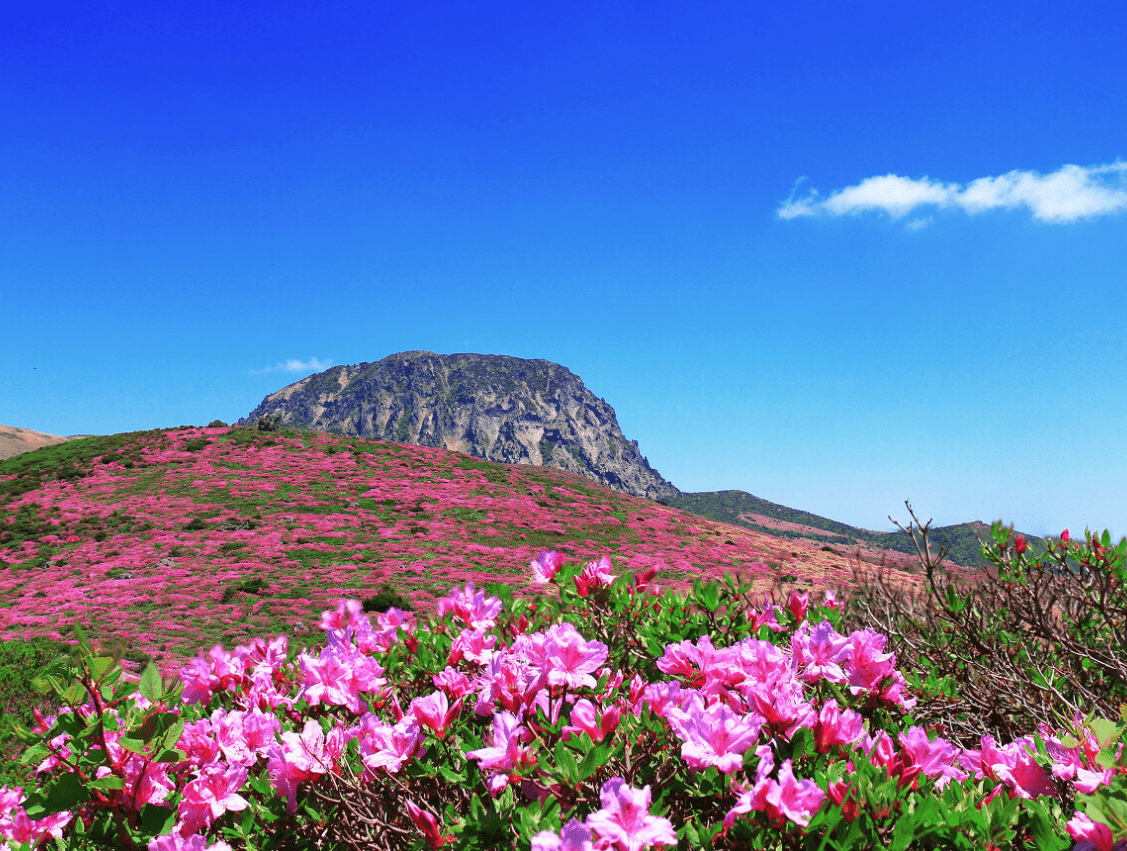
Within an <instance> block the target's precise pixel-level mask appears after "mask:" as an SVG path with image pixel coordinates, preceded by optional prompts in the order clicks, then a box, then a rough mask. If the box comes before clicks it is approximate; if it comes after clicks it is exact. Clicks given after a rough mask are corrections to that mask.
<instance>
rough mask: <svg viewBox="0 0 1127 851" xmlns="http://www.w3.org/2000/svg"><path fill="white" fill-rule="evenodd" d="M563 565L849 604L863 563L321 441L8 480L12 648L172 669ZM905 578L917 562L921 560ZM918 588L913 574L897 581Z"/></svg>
mask: <svg viewBox="0 0 1127 851" xmlns="http://www.w3.org/2000/svg"><path fill="white" fill-rule="evenodd" d="M543 549H556V550H559V551H561V552H562V553H564V554H565V555H567V556H568V557H569V558H570V559H573V560H591V559H595V558H598V557H600V556H602V555H611V556H612V557H613V558H614V560H615V564H616V566H617V567H619V568H620V569H624V570H641V569H644V568H647V567H649V566H651V565H653V566H657V567H658V568H659V575H658V580H657V581H658V582H659V584H662V585H666V586H668V585H671V584H679V583H684V582H688V581H690V580H691V579H693V578H695V577H697V576H701V575H703V576H709V577H712V576H719V575H721V574H722V573H724V572H725V571H729V570H740V571H744V572H746V574H747V575H748V576H749V577H751V578H753V579H756V580H757V581H758V584H759V586H760V587H762V588H763V589H764V590H766V589H767V588H768V587H769V586H770V584H771V582H772V581H773V579H774V578H776V577H778V576H780V575H788V576H794V577H797V578H798V579H800V580H802V581H804V582H807V583H810V584H813V585H819V586H821V585H830V586H832V585H844V584H847V583H848V582H849V581H850V579H851V576H852V568H851V559H850V558H849V557H848V556H847V555H846V554H844V553H838V552H829V551H824V550H823V549H822V548H821V547H819V546H816V545H813V544H807V543H803V542H795V541H789V540H785V539H780V538H777V537H774V536H772V535H770V534H767V533H764V532H758V531H754V530H751V529H746V528H741V527H737V526H731V525H726V524H723V523H718V522H715V521H712V520H708V519H706V518H702V517H699V516H696V515H693V514H687V513H685V512H682V511H679V510H677V509H674V508H670V507H668V506H663V505H660V504H658V503H655V502H652V501H650V500H646V499H641V498H638V497H632V496H629V495H626V494H621V493H618V492H616V491H612V490H610V489H608V488H604V487H602V486H600V485H597V484H595V483H593V482H591V481H590V480H588V479H586V478H583V477H581V476H578V475H575V474H570V473H567V472H564V471H560V470H553V469H549V468H543V467H530V466H527V465H504V464H494V463H490V462H486V461H482V460H479V459H476V458H472V457H469V456H467V455H463V454H461V453H458V452H451V451H448V450H444V449H436V448H429V447H420V446H413V445H406V444H398V443H386V442H380V441H367V440H361V439H356V438H347V437H342V436H336V435H327V434H319V433H314V432H297V431H293V430H282V431H279V432H261V431H257V430H254V429H246V428H230V429H229V428H181V429H174V430H168V431H147V432H135V433H130V434H120V435H112V436H108V437H91V438H84V439H80V440H74V441H71V442H69V443H66V444H63V445H61V446H54V447H48V448H46V449H42V450H39V451H37V452H32V453H28V454H25V455H21V456H18V457H16V458H13V459H10V460H8V461H5V462H3V463H0V560H2V563H0V638H10V637H32V636H47V637H55V638H64V639H68V638H71V637H72V636H73V634H74V630H75V627H82V628H83V629H85V630H87V631H88V632H89V633H91V634H92V636H93V637H95V638H97V639H99V640H102V641H107V642H111V643H116V644H118V645H120V646H121V647H123V648H127V649H129V652H131V653H133V654H135V655H139V656H149V657H152V658H155V659H159V660H161V661H163V662H167V663H171V662H172V661H173V660H174V659H182V658H184V657H185V656H187V655H193V654H194V653H195V651H196V649H197V648H200V647H207V646H210V644H212V643H214V642H216V641H221V642H224V643H225V644H227V645H228V646H230V645H232V644H234V643H237V642H245V641H246V640H247V639H249V638H251V637H254V636H260V635H271V634H276V633H287V634H291V635H295V636H302V635H304V634H306V632H307V631H309V630H310V629H311V628H313V627H315V626H316V624H317V621H318V618H319V615H320V613H321V612H322V611H323V610H324V609H326V608H330V607H332V606H333V605H335V603H336V601H337V600H339V599H340V598H341V597H353V598H361V599H362V598H364V597H366V596H369V595H372V594H374V593H375V592H376V590H377V589H378V588H379V587H380V586H381V585H383V584H384V583H388V584H390V585H391V586H392V587H393V588H394V589H395V590H397V591H399V592H401V593H403V594H405V595H406V596H408V597H409V599H410V600H411V601H412V602H413V604H414V605H415V607H416V608H417V609H419V610H427V609H428V608H430V607H432V606H433V602H434V599H435V597H436V596H438V595H441V594H443V593H444V592H445V591H446V589H448V588H449V587H451V586H454V585H461V584H463V583H465V582H467V581H473V582H475V583H477V584H479V585H480V584H482V583H487V582H494V581H498V582H507V583H513V584H516V585H519V586H521V588H522V589H524V590H526V591H527V592H528V593H535V592H534V590H533V589H532V587H531V586H529V578H530V577H529V571H528V563H529V561H530V560H531V559H533V558H534V557H536V556H537V555H538V554H539V552H540V551H541V550H543ZM900 565H901V566H903V567H908V566H909V562H908V560H907V559H903V560H902V561H901V562H900ZM894 575H895V576H898V577H900V579H901V580H902V581H912V579H911V576H910V575H909V574H908V573H901V572H899V571H895V572H894Z"/></svg>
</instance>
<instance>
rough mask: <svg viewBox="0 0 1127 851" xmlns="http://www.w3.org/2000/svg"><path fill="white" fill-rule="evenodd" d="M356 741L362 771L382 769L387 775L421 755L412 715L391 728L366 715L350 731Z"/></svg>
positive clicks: (420, 739)
mask: <svg viewBox="0 0 1127 851" xmlns="http://www.w3.org/2000/svg"><path fill="white" fill-rule="evenodd" d="M350 733H351V734H352V735H353V736H354V737H355V738H356V739H357V740H358V742H359V747H360V759H361V761H362V762H363V763H364V767H365V768H367V769H369V770H371V771H375V770H376V769H378V768H382V769H384V770H385V771H387V772H389V773H390V774H398V773H399V770H400V769H401V768H402V767H403V766H404V765H405V764H406V763H407V762H409V761H410V760H412V759H414V758H415V757H416V756H419V755H421V754H422V753H423V750H424V749H423V732H422V728H421V727H420V725H419V723H418V721H417V720H416V719H415V717H414V716H413V715H405V716H403V717H402V718H401V719H399V720H398V721H397V722H396V723H395V724H385V723H384V722H383V721H380V719H379V718H377V717H376V716H375V715H373V714H372V713H370V712H367V713H365V714H364V716H363V717H362V718H361V719H360V723H359V724H358V725H357V726H356V727H355V728H353V730H351V731H350Z"/></svg>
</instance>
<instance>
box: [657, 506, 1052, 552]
mask: <svg viewBox="0 0 1127 851" xmlns="http://www.w3.org/2000/svg"><path fill="white" fill-rule="evenodd" d="M662 501H663V502H664V503H666V504H668V505H670V506H673V507H675V508H680V509H681V510H682V511H691V512H693V513H695V514H699V515H701V516H702V517H709V518H711V519H713V520H717V521H719V522H721V523H730V524H732V525H735V526H743V527H744V528H747V529H753V530H756V531H759V532H767V533H769V534H773V535H777V536H779V537H784V538H791V539H795V540H803V541H811V542H821V543H823V544H825V545H828V546H831V547H835V548H839V549H845V550H850V551H852V550H853V549H854V548H856V547H861V548H862V549H863V550H864V549H870V548H875V549H878V550H891V551H895V552H901V553H907V554H914V553H915V547H914V545H913V544H912V541H911V539H910V538H909V537H908V535H907V534H906V533H904V532H901V531H895V532H874V531H872V530H869V529H859V528H857V527H856V526H849V525H847V524H845V523H839V522H837V521H836V520H829V519H828V518H825V517H819V516H818V515H817V514H811V513H810V512H808V511H799V510H798V509H794V508H788V507H787V506H785V505H778V504H777V503H774V502H768V501H767V500H765V499H760V498H759V497H757V496H752V495H751V494H749V493H746V492H744V491H736V490H731V491H715V492H707V493H687V494H683V495H682V496H680V497H677V498H672V499H666V500H662ZM771 521H778V522H771ZM795 527H804V528H795ZM989 532H990V527H989V526H988V525H987V524H983V523H980V522H972V523H959V524H956V525H953V526H936V527H933V528H932V529H931V533H930V539H931V540H932V541H933V542H934V543H935V544H937V545H940V546H942V545H946V546H948V547H950V555H949V556H948V561H951V562H954V563H955V564H960V565H963V566H966V567H976V566H977V565H978V559H979V538H980V537H981V538H983V539H985V538H987V537H989ZM1026 537H1027V538H1030V539H1031V540H1033V541H1035V542H1038V543H1040V544H1044V542H1043V541H1042V540H1041V539H1040V538H1037V537H1035V536H1029V535H1027V536H1026Z"/></svg>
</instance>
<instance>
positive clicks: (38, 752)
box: [20, 744, 53, 765]
mask: <svg viewBox="0 0 1127 851" xmlns="http://www.w3.org/2000/svg"><path fill="white" fill-rule="evenodd" d="M52 753H53V751H52V750H51V749H50V748H49V747H47V746H46V745H43V744H39V745H32V746H31V747H30V748H28V749H27V750H25V751H24V752H23V756H21V757H20V763H21V764H23V765H27V764H28V763H29V762H36V763H38V762H42V761H43V760H45V759H46V758H47V757H49V756H50V755H51V754H52Z"/></svg>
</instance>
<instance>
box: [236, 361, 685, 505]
mask: <svg viewBox="0 0 1127 851" xmlns="http://www.w3.org/2000/svg"><path fill="white" fill-rule="evenodd" d="M266 417H270V418H276V420H277V424H278V425H279V426H290V427H293V428H303V429H312V430H316V431H324V432H330V433H334V434H347V435H356V436H358V437H367V438H373V439H376V440H394V441H399V442H401V443H414V444H417V445H419V446H438V447H443V448H446V449H452V450H455V451H457V452H464V453H466V454H467V455H474V456H477V457H478V458H485V459H487V460H489V461H501V462H504V463H508V464H532V465H536V466H549V467H558V468H559V469H562V470H569V471H571V472H574V473H580V474H582V475H584V476H587V477H588V478H590V479H594V480H595V481H597V482H599V483H601V484H603V485H606V486H607V487H609V488H613V489H614V490H617V491H621V492H623V493H628V494H632V495H634V496H641V497H647V498H649V499H661V498H664V497H673V496H677V495H678V494H679V491H678V490H677V488H675V487H674V486H673V485H672V484H670V483H669V482H667V481H666V480H665V479H664V478H662V476H661V474H660V473H658V472H657V470H655V469H654V468H653V467H651V466H650V464H649V462H648V461H647V460H646V459H645V458H644V457H643V456H642V453H641V452H640V451H639V450H638V443H637V441H633V440H627V438H626V436H625V435H623V433H622V430H621V429H620V428H619V426H618V418H617V417H616V416H615V413H614V408H612V407H611V406H610V405H608V404H607V403H606V402H605V401H604V400H602V399H600V398H598V397H597V396H595V395H594V394H593V393H591V391H590V390H588V389H587V388H586V387H585V386H584V384H583V381H582V379H580V378H579V376H577V375H575V374H574V373H573V372H571V371H570V370H569V369H567V368H566V367H563V366H560V365H559V364H557V363H552V362H551V361H546V360H525V359H523V358H515V357H509V356H506V355H479V354H452V355H439V354H435V353H433V352H402V353H400V354H395V355H391V356H389V357H386V358H384V359H383V360H381V361H377V362H376V363H361V364H356V365H353V366H334V367H332V368H331V369H327V370H325V371H324V372H319V373H317V374H315V375H311V376H309V377H308V378H303V379H302V380H301V381H297V382H295V383H293V384H291V385H289V386H288V387H283V388H282V389H281V390H279V391H277V392H276V393H271V394H270V395H269V396H267V397H266V398H265V399H263V400H262V404H260V405H259V406H258V407H257V408H255V409H254V410H253V411H251V413H250V414H249V415H248V416H247V417H245V418H244V419H242V420H240V421H239V424H240V425H248V424H249V425H254V424H255V423H257V422H258V421H259V420H261V419H263V418H266Z"/></svg>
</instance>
